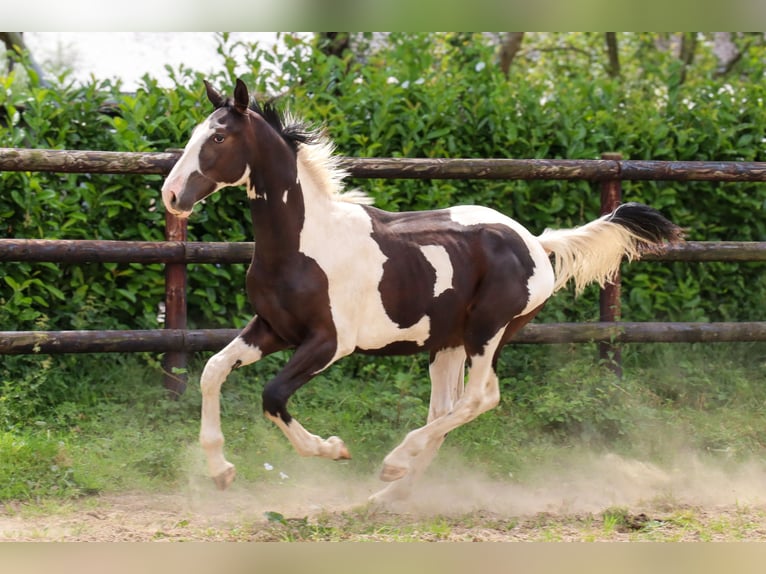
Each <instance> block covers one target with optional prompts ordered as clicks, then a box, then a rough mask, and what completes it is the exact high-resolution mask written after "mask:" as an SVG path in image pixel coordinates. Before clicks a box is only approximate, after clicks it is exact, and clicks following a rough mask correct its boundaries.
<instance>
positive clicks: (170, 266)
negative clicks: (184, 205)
mask: <svg viewBox="0 0 766 574" xmlns="http://www.w3.org/2000/svg"><path fill="white" fill-rule="evenodd" d="M186 227H187V220H186V219H180V218H178V217H176V216H175V215H173V214H172V213H170V212H167V211H166V212H165V239H166V240H167V241H186ZM165 328H166V329H186V263H166V264H165ZM187 364H188V353H187V352H186V351H171V352H168V353H165V357H164V358H163V360H162V368H163V370H164V372H165V375H164V379H163V384H164V385H165V388H166V389H167V390H168V391H169V392H170V394H171V396H173V397H179V396H180V395H182V394H183V392H184V391H185V390H186V381H187V378H188V376H187V373H186V367H187Z"/></svg>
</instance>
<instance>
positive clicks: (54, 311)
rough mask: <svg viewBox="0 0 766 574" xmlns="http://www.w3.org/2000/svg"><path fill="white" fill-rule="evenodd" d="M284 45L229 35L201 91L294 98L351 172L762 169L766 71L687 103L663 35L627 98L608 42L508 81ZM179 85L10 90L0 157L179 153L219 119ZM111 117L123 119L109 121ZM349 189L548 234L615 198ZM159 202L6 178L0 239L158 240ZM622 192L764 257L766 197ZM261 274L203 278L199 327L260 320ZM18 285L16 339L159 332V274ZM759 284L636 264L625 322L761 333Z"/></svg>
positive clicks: (737, 274)
mask: <svg viewBox="0 0 766 574" xmlns="http://www.w3.org/2000/svg"><path fill="white" fill-rule="evenodd" d="M281 37H282V39H283V40H284V47H282V48H280V49H276V48H271V47H268V48H264V47H261V46H259V45H258V44H256V43H253V44H249V43H246V42H232V40H231V37H230V36H229V35H227V34H221V35H220V36H219V38H218V40H219V46H218V54H219V55H220V56H221V70H220V72H218V73H217V74H212V75H207V76H204V77H205V78H206V79H208V80H210V81H211V82H213V83H214V84H215V85H217V86H218V87H219V88H220V89H222V90H224V91H227V90H230V89H231V86H232V85H233V78H234V77H236V76H241V77H242V78H243V79H244V80H245V82H247V84H248V85H249V87H250V88H251V92H252V93H254V94H261V95H273V94H283V96H282V97H281V98H280V102H279V103H280V105H281V106H282V107H284V108H288V109H289V110H290V111H292V112H293V113H294V114H296V115H297V116H299V117H303V118H304V119H305V120H307V121H308V122H309V123H321V124H324V125H325V127H326V129H327V131H328V133H329V134H330V136H331V137H332V138H333V139H334V140H335V142H336V144H337V149H338V153H340V154H341V155H347V156H358V157H453V158H457V157H477V158H569V159H578V158H581V159H595V158H599V157H600V155H601V154H602V153H603V152H611V151H617V152H620V153H622V155H623V157H624V158H625V159H664V160H738V161H763V160H764V154H763V151H762V149H763V146H762V143H763V141H764V139H765V138H766V108H765V107H764V104H763V102H764V100H765V99H766V87H764V86H763V85H762V82H754V81H752V78H753V77H759V76H758V73H759V72H758V70H761V71H762V67H763V66H762V64H760V63H759V62H760V60H759V59H758V58H753V57H750V56H749V59H748V60H747V67H746V68H745V67H744V64H743V69H742V71H741V76H739V77H736V76H729V77H727V78H726V81H722V80H720V79H715V78H713V76H712V74H710V75H707V76H706V75H705V74H704V73H702V72H698V73H692V71H691V70H687V78H686V81H685V83H683V84H680V85H678V83H677V78H675V79H674V74H677V70H676V68H675V67H676V64H675V62H674V58H672V57H671V56H670V55H668V54H667V53H665V52H661V51H657V50H656V49H654V48H653V47H652V43H651V38H650V37H649V36H646V35H635V37H633V36H629V35H626V36H625V38H624V40H625V41H624V43H622V44H621V46H625V50H626V53H628V54H632V55H633V58H632V59H631V58H628V57H624V58H623V62H622V64H623V65H622V69H623V76H624V77H623V78H621V79H620V80H614V79H612V78H609V77H608V75H607V74H606V73H605V72H604V71H603V69H602V67H600V66H598V65H595V64H596V62H595V59H594V58H596V56H595V55H594V54H597V51H596V41H597V40H599V38H600V37H599V36H598V35H593V34H591V35H588V34H581V35H574V36H571V38H569V40H571V42H572V43H573V44H572V45H576V46H578V49H577V50H568V51H567V50H564V49H563V48H562V46H561V45H559V44H558V43H555V42H553V43H552V41H551V40H550V39H555V38H554V36H550V38H549V39H548V40H546V39H543V40H538V44H529V46H527V51H526V52H525V54H524V55H523V56H520V59H519V60H517V61H516V62H515V63H514V65H513V66H512V68H511V73H510V77H509V78H507V79H506V78H505V76H504V75H503V74H502V72H501V71H500V69H499V66H498V65H496V64H495V51H496V48H497V46H496V43H495V40H494V39H493V38H492V37H491V36H488V35H482V34H451V33H450V34H427V33H426V34H424V33H416V34H410V33H394V34H391V35H389V36H387V37H386V38H385V39H377V40H375V39H374V38H373V37H371V36H370V35H355V36H354V37H353V42H352V45H354V46H355V52H354V53H353V54H352V53H349V54H348V55H346V56H344V57H342V58H338V57H336V56H328V55H326V54H324V53H323V52H321V51H320V50H318V49H317V48H316V46H315V45H314V43H313V40H312V39H311V38H309V37H306V36H305V35H301V36H293V35H290V34H283V35H281ZM527 41H528V40H525V42H527ZM529 41H532V40H529ZM631 42H633V43H631ZM599 46H600V44H599ZM540 47H542V48H543V49H542V50H541V51H540V52H539V53H536V54H535V53H533V52H534V48H540ZM599 49H600V48H599ZM698 49H700V50H703V49H706V48H705V47H704V46H702V45H701V46H700V47H699V48H698ZM752 49H753V50H755V49H756V48H755V47H754V48H752ZM759 49H760V48H759ZM699 61H700V62H703V63H704V62H706V61H709V60H705V59H704V58H703V57H700V59H699ZM695 65H696V64H695ZM700 66H702V64H700ZM751 68H752V70H751ZM756 68H757V69H756ZM18 69H20V68H19V67H18V66H17V70H18ZM168 72H169V74H170V76H171V79H172V81H173V83H174V85H173V87H172V88H170V89H166V88H162V87H160V86H159V84H158V82H157V81H156V80H155V79H153V78H151V77H145V78H143V80H142V82H143V84H142V86H140V87H139V89H138V90H137V91H136V93H134V94H124V93H121V90H120V86H119V82H111V81H93V82H92V83H90V84H87V85H82V86H80V85H74V84H72V83H69V82H68V80H67V79H66V75H62V76H61V77H60V78H58V79H57V82H58V85H55V86H53V87H50V88H43V87H40V86H39V83H37V82H35V81H34V78H32V79H31V81H29V82H28V83H27V84H24V83H23V82H21V81H20V80H19V78H18V77H16V75H15V74H14V73H12V74H10V75H8V76H3V77H0V106H2V107H4V108H5V118H7V119H6V121H7V126H6V127H4V128H0V145H2V146H6V147H14V146H24V147H40V148H46V147H59V148H71V149H96V150H98V149H103V150H116V151H164V150H166V149H168V148H180V147H183V146H184V145H185V143H186V141H187V140H188V137H189V135H190V133H191V130H192V129H193V127H194V126H195V125H196V124H197V123H198V122H199V121H201V120H202V119H203V118H204V117H205V116H206V115H207V114H208V113H209V111H210V109H209V106H208V105H207V103H206V99H205V97H204V88H203V86H202V79H203V74H202V73H201V72H198V71H194V70H190V69H188V68H185V67H183V66H179V67H178V68H168ZM107 104H109V105H107ZM107 109H109V110H111V112H110V114H109V115H107V114H105V113H103V112H104V111H105V110H107ZM115 111H116V112H117V113H116V114H115V113H114V112H115ZM348 183H349V185H350V186H359V187H362V188H363V189H365V190H367V191H369V192H370V193H371V195H372V196H373V197H375V199H376V203H377V205H378V206H379V207H382V208H385V209H392V210H419V209H431V208H436V207H445V206H448V205H454V204H457V203H474V204H483V205H488V206H491V207H495V208H497V209H499V210H501V211H503V212H505V213H507V214H509V215H510V216H512V217H514V218H516V219H517V220H519V221H521V222H522V223H524V224H525V225H526V226H528V227H529V228H530V229H531V230H533V231H534V232H535V233H539V232H541V231H542V230H543V229H544V228H546V227H570V226H574V225H580V224H582V223H584V222H586V221H588V220H591V219H593V218H595V217H596V216H597V215H598V213H599V190H598V187H597V186H596V185H595V184H591V183H589V182H566V181H481V180H466V181H460V180H451V181H439V180H432V181H429V180H405V179H400V180H380V179H374V180H354V181H349V182H348ZM161 184H162V177H161V176H129V175H89V174H50V173H23V172H18V173H12V172H5V173H0V189H2V190H3V192H2V193H0V236H7V237H28V238H48V239H55V238H66V239H80V238H89V239H123V240H160V239H162V238H163V235H164V234H163V229H164V210H163V208H162V206H161V200H160V196H159V188H160V186H161ZM623 189H624V198H625V200H636V201H643V202H645V203H648V204H650V205H652V206H654V207H657V208H659V209H661V210H662V211H663V212H664V213H665V215H667V216H668V217H670V218H671V219H673V220H674V221H676V222H677V223H678V224H680V225H682V226H684V227H686V228H688V230H689V239H691V240H739V241H750V240H753V241H764V240H766V217H764V210H765V209H766V188H764V186H763V185H762V184H760V183H738V184H719V183H711V182H674V183H666V182H648V181H647V182H624V184H623ZM249 218H250V215H249V212H248V210H247V205H246V199H245V196H244V194H243V193H242V192H241V191H240V190H236V189H224V190H222V191H221V192H219V193H217V194H216V195H214V196H211V197H210V198H209V199H208V200H207V201H206V203H205V205H204V207H203V208H201V209H198V210H197V211H196V213H195V217H194V218H193V219H192V221H190V224H189V237H190V239H191V240H204V241H249V240H252V235H251V226H250V219H249ZM245 272H246V266H244V265H235V266H226V267H217V266H213V265H196V266H192V267H190V273H189V289H188V294H189V296H188V303H189V311H190V326H193V327H205V326H230V325H232V324H243V323H244V322H245V321H246V320H247V318H248V317H249V315H250V309H249V305H248V303H247V302H246V299H245V297H244V295H243V293H244V277H245ZM717 273H722V274H723V276H725V277H726V278H727V280H726V281H721V280H720V275H717ZM2 275H3V276H4V277H5V276H7V277H10V278H11V279H12V280H13V281H15V284H16V285H17V286H23V288H19V289H17V290H14V289H13V288H12V287H11V285H10V284H9V283H8V282H7V281H3V282H0V301H2V302H6V303H8V305H6V306H2V307H0V322H2V324H3V325H5V326H6V328H9V329H10V328H18V329H27V328H31V327H33V326H34V323H35V321H38V320H42V319H44V320H45V321H47V322H48V324H49V325H50V326H51V328H70V327H72V326H73V325H75V324H77V325H86V326H90V327H91V328H97V327H101V328H137V327H146V328H152V327H156V326H157V321H156V311H157V305H158V304H159V302H160V301H162V299H163V281H164V279H163V267H162V266H161V265H154V266H110V267H109V266H104V265H97V264H90V265H83V266H61V265H52V266H44V265H40V264H34V265H29V264H24V265H19V264H3V265H2ZM762 276H763V265H762V264H753V265H747V266H746V265H733V264H729V265H728V266H723V267H720V268H716V267H711V266H701V265H698V264H676V265H674V266H672V267H668V266H663V265H662V264H654V263H646V262H641V263H636V264H635V265H634V266H631V267H627V268H626V269H625V273H624V277H623V279H624V285H623V294H624V296H623V301H624V304H625V307H626V309H625V312H624V317H625V318H626V319H631V320H649V319H662V318H668V317H673V318H676V319H678V320H697V319H699V318H703V317H706V318H709V319H711V320H720V319H723V318H726V319H727V320H737V319H753V318H759V317H757V316H756V315H754V313H756V310H757V309H759V308H760V307H761V306H762V305H761V304H762V301H763V300H764V297H766V284H765V283H764V281H763V280H762ZM735 278H736V280H735ZM29 280H32V281H31V282H29V283H26V284H25V282H26V281H29ZM51 285H53V286H55V287H54V288H55V289H57V290H58V293H53V292H52V291H51V287H50V286H51ZM59 293H63V294H65V299H63V300H62V299H61V297H60V296H59ZM596 297H597V293H596V291H595V290H592V291H589V292H587V293H586V294H585V295H584V296H583V298H581V299H580V300H579V301H577V303H576V304H574V303H573V302H572V301H571V300H570V299H568V298H567V297H566V295H565V294H562V295H560V297H559V300H554V301H551V302H550V303H549V305H548V306H547V307H546V309H545V311H544V313H543V314H542V315H541V317H540V318H541V319H542V320H553V319H561V318H569V319H571V320H578V319H582V318H586V319H592V318H593V317H592V316H593V314H594V311H593V309H594V308H595V299H596ZM11 301H12V303H9V302H11ZM50 301H55V302H56V305H55V306H51V305H50Z"/></svg>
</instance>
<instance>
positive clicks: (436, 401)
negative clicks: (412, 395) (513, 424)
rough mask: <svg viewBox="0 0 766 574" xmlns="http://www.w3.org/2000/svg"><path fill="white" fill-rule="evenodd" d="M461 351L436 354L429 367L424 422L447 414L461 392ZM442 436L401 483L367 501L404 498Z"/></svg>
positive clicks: (432, 457) (386, 488)
mask: <svg viewBox="0 0 766 574" xmlns="http://www.w3.org/2000/svg"><path fill="white" fill-rule="evenodd" d="M465 358H466V357H465V350H464V349H463V348H462V347H456V348H452V349H445V350H443V351H439V352H438V353H437V354H436V356H435V357H434V361H433V362H432V363H431V364H430V365H429V373H430V376H431V403H430V406H429V409H428V423H431V422H433V421H435V420H436V419H438V418H440V417H443V416H445V415H447V414H448V413H449V412H450V411H451V410H452V409H453V407H454V405H455V404H456V403H457V402H458V401H459V400H460V397H461V396H462V395H463V390H464V379H465ZM445 438H446V437H445V435H441V436H437V437H436V438H435V440H432V441H431V442H429V443H428V444H427V445H426V447H425V448H424V449H423V451H422V452H421V453H420V455H418V456H417V457H415V458H414V459H413V460H412V465H411V469H410V471H409V472H408V473H407V475H406V476H404V477H403V478H402V479H401V480H396V481H394V482H392V483H390V484H389V485H388V486H386V487H385V488H383V490H381V491H380V492H377V493H376V494H374V495H373V496H371V497H370V502H373V503H375V504H386V503H389V502H393V501H396V500H401V499H404V498H407V497H408V496H409V495H410V493H411V492H412V487H413V485H414V484H415V482H416V481H417V479H418V478H420V476H422V474H423V472H425V470H426V468H428V465H429V464H431V461H432V460H433V459H434V457H435V456H436V453H437V452H438V451H439V449H440V448H441V445H442V443H443V442H444V439H445Z"/></svg>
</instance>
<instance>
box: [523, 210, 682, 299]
mask: <svg viewBox="0 0 766 574" xmlns="http://www.w3.org/2000/svg"><path fill="white" fill-rule="evenodd" d="M538 239H539V240H540V243H541V244H542V245H543V247H544V248H545V250H546V252H547V253H549V254H551V253H552V254H553V256H554V272H555V275H556V282H555V284H554V287H553V290H554V292H555V291H558V290H559V289H561V288H562V287H563V286H564V285H565V284H566V283H567V282H568V281H569V280H570V279H573V280H574V282H575V292H576V293H580V292H581V291H582V290H583V289H584V288H585V286H586V285H588V284H589V283H592V282H597V283H598V284H599V285H601V286H602V287H603V286H604V284H605V283H607V282H610V281H612V280H613V279H614V277H615V275H616V274H617V272H618V271H619V269H620V263H621V261H622V258H623V257H627V258H628V260H629V261H632V260H634V259H638V258H639V257H640V256H641V255H642V254H643V253H651V252H658V251H661V250H662V248H663V246H664V245H665V242H669V243H677V242H679V241H681V240H682V239H683V230H682V229H681V228H680V227H678V226H677V225H675V224H674V223H671V222H670V221H668V220H667V219H665V217H663V215H662V214H661V213H660V212H659V211H657V210H656V209H653V208H651V207H649V206H647V205H643V204H641V203H624V204H622V205H620V206H619V207H618V208H617V209H615V210H614V211H613V212H612V213H609V214H607V215H604V216H603V217H600V218H599V219H597V220H595V221H591V222H590V223H588V224H586V225H583V226H582V227H576V228H574V229H546V230H545V231H544V232H543V233H542V234H541V235H540V236H538Z"/></svg>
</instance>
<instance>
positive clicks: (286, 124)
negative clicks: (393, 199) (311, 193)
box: [249, 100, 373, 205]
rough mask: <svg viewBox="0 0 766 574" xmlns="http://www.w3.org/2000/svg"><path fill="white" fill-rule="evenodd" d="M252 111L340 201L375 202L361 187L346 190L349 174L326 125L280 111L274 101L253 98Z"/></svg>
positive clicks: (328, 192)
mask: <svg viewBox="0 0 766 574" xmlns="http://www.w3.org/2000/svg"><path fill="white" fill-rule="evenodd" d="M249 108H250V110H252V111H253V112H255V113H256V114H258V115H259V116H261V117H262V118H263V119H264V120H266V123H268V124H269V125H270V126H271V127H272V128H274V130H275V131H276V132H277V133H278V134H279V135H280V136H281V137H282V139H283V140H284V141H285V142H286V143H287V144H288V145H289V146H290V147H291V148H292V149H293V150H294V151H295V153H296V157H297V161H298V162H299V163H300V164H301V165H302V166H303V167H304V168H305V169H306V170H307V171H308V172H309V173H310V174H311V175H312V177H313V179H314V180H315V181H316V183H317V184H318V185H319V187H320V188H321V189H322V190H323V191H325V192H327V194H328V195H330V196H331V197H332V198H333V199H334V200H336V201H347V202H350V203H362V204H368V205H369V204H372V203H373V199H372V198H371V197H369V196H368V195H367V194H366V193H364V192H363V191H361V190H358V189H353V190H344V187H343V180H344V179H345V178H346V177H348V175H349V173H348V171H347V170H346V169H344V168H343V167H341V164H340V158H339V157H338V156H337V155H335V143H334V142H333V141H332V140H331V139H330V137H329V136H328V135H327V132H326V131H325V129H324V128H323V127H321V126H320V127H316V126H310V125H309V124H308V123H306V122H305V121H303V120H301V119H299V118H296V117H294V116H293V115H291V114H290V113H289V112H284V113H280V112H279V111H278V110H277V108H276V106H275V105H274V103H273V102H271V101H267V102H265V103H263V104H261V103H260V102H258V101H257V100H252V101H251V103H250V106H249Z"/></svg>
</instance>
